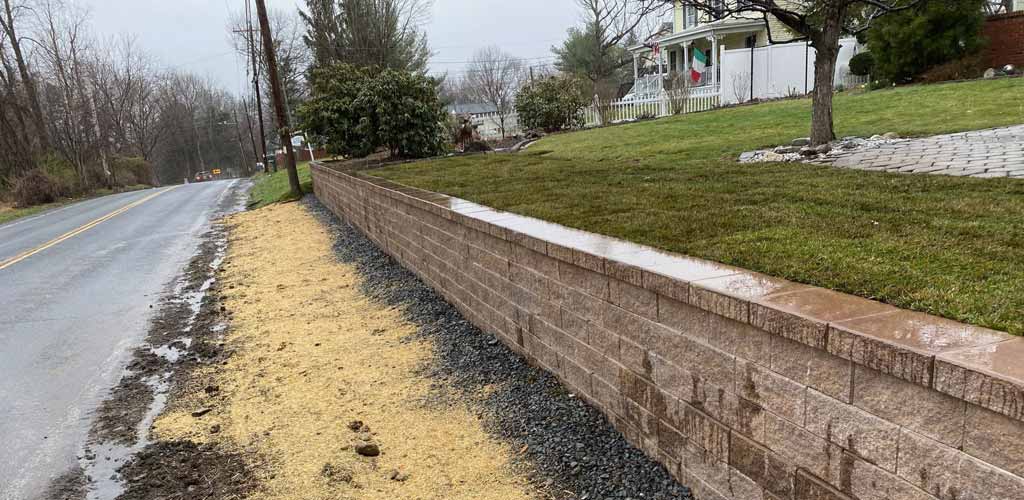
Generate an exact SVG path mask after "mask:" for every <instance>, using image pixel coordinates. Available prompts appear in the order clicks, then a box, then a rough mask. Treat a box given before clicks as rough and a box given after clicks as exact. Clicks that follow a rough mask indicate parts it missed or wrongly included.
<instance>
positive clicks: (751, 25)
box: [629, 18, 765, 53]
mask: <svg viewBox="0 0 1024 500" xmlns="http://www.w3.org/2000/svg"><path fill="white" fill-rule="evenodd" d="M764 26H765V22H764V19H736V18H726V19H719V20H717V21H712V22H710V23H705V24H701V25H698V26H694V27H693V28H689V29H685V30H683V31H680V32H678V33H670V34H668V35H665V36H663V37H660V38H658V39H657V40H655V41H656V42H658V43H660V44H661V45H662V46H665V45H671V44H674V43H683V42H687V41H690V40H696V39H698V38H704V37H706V36H709V35H715V34H721V35H725V34H728V33H746V32H750V31H755V30H757V29H760V28H762V27H764ZM629 51H630V52H634V53H643V52H650V51H651V48H650V47H649V46H647V45H636V46H633V47H630V48H629Z"/></svg>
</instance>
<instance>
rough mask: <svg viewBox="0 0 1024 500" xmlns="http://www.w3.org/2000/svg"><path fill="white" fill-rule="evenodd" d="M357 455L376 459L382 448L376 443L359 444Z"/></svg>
mask: <svg viewBox="0 0 1024 500" xmlns="http://www.w3.org/2000/svg"><path fill="white" fill-rule="evenodd" d="M356 453H358V454H360V455H362V456H364V457H376V456H377V455H380V447H379V446H377V445H376V444H374V443H366V442H363V443H359V444H357V445H356Z"/></svg>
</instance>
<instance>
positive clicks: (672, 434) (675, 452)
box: [658, 421, 686, 460]
mask: <svg viewBox="0 0 1024 500" xmlns="http://www.w3.org/2000/svg"><path fill="white" fill-rule="evenodd" d="M658 447H659V448H661V450H662V451H664V452H665V453H666V454H668V456H670V457H672V458H674V459H676V460H681V459H682V457H683V449H684V448H685V447H686V436H683V434H682V433H680V432H679V431H677V430H675V429H674V428H672V426H670V425H668V424H667V423H665V422H663V421H658Z"/></svg>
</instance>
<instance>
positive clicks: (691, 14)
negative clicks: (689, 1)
mask: <svg viewBox="0 0 1024 500" xmlns="http://www.w3.org/2000/svg"><path fill="white" fill-rule="evenodd" d="M683 9H685V11H684V12H685V13H686V16H685V17H686V19H685V20H684V21H683V25H684V27H686V28H692V27H694V26H696V25H697V8H696V7H694V6H692V5H689V6H686V7H683Z"/></svg>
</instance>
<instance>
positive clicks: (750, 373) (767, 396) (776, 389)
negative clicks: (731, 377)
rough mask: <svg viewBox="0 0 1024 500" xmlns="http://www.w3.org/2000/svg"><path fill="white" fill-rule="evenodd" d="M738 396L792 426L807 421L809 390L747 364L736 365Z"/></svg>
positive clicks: (739, 363)
mask: <svg viewBox="0 0 1024 500" xmlns="http://www.w3.org/2000/svg"><path fill="white" fill-rule="evenodd" d="M736 387H737V392H738V393H739V395H740V396H742V397H743V398H744V399H746V400H748V401H750V402H752V403H755V404H756V405H759V406H761V407H763V408H766V409H768V410H770V411H772V412H773V413H776V414H778V415H780V416H782V417H784V418H786V419H787V420H789V421H790V422H795V423H797V424H802V423H803V421H804V408H805V402H804V399H805V396H804V393H805V392H806V389H807V387H806V386H804V385H801V384H798V383H796V382H793V381H792V380H790V379H788V378H785V377H783V376H781V375H779V374H776V373H774V372H772V371H770V370H768V369H766V368H764V367H761V366H759V365H756V364H754V363H751V362H748V361H739V362H737V363H736Z"/></svg>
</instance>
